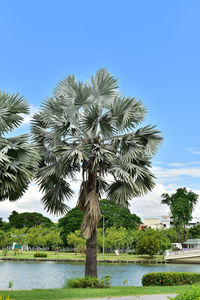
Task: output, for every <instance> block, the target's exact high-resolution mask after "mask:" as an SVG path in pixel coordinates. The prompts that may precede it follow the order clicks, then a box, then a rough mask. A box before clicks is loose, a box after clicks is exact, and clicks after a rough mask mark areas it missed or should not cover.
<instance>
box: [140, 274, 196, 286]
mask: <svg viewBox="0 0 200 300" xmlns="http://www.w3.org/2000/svg"><path fill="white" fill-rule="evenodd" d="M197 282H200V273H185V272H162V273H148V274H145V275H144V276H143V277H142V284H143V285H144V286H149V285H161V286H164V285H187V284H193V283H197Z"/></svg>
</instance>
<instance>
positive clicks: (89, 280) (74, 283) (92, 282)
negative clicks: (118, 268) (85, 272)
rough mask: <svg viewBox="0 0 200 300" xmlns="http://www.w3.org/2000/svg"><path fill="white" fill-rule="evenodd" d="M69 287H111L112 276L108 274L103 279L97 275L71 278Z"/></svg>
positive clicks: (68, 283) (68, 282)
mask: <svg viewBox="0 0 200 300" xmlns="http://www.w3.org/2000/svg"><path fill="white" fill-rule="evenodd" d="M66 286H67V287H68V288H93V289H96V288H109V287H110V276H109V275H106V276H105V277H102V278H101V279H98V278H96V277H90V276H87V277H81V278H76V279H69V280H68V281H67V285H66Z"/></svg>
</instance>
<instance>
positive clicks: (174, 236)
mask: <svg viewBox="0 0 200 300" xmlns="http://www.w3.org/2000/svg"><path fill="white" fill-rule="evenodd" d="M165 234H166V236H167V237H168V238H169V239H170V242H171V243H177V242H178V241H179V235H178V232H177V231H176V229H175V228H168V229H165Z"/></svg>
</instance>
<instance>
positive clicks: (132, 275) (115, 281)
mask: <svg viewBox="0 0 200 300" xmlns="http://www.w3.org/2000/svg"><path fill="white" fill-rule="evenodd" d="M84 268H85V266H84V264H83V263H63V262H24V261H0V270H1V272H0V289H7V288H8V284H9V282H10V281H12V282H13V284H14V285H13V289H36V288H38V289H39V288H42V289H49V288H62V287H63V285H64V283H65V281H66V280H67V279H69V278H75V277H83V276H84ZM170 271H171V272H172V271H177V272H200V264H199V265H192V264H177V265H176V264H157V265H156V264H152V265H150V264H110V263H109V264H99V265H98V277H99V278H100V277H103V276H104V275H106V274H109V275H110V276H111V277H112V278H111V281H112V283H111V284H112V285H121V286H122V285H123V281H124V280H125V279H127V280H128V282H127V285H134V286H140V285H142V284H141V278H142V276H143V275H144V274H146V273H148V272H170Z"/></svg>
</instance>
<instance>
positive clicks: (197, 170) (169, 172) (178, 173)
mask: <svg viewBox="0 0 200 300" xmlns="http://www.w3.org/2000/svg"><path fill="white" fill-rule="evenodd" d="M153 172H154V173H155V174H156V176H157V178H159V179H163V178H164V179H167V178H171V179H173V180H176V178H178V179H180V178H181V177H183V176H189V177H195V178H200V167H188V168H170V169H167V168H162V167H158V166H154V167H153Z"/></svg>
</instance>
